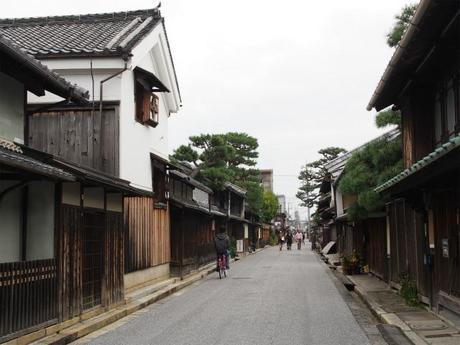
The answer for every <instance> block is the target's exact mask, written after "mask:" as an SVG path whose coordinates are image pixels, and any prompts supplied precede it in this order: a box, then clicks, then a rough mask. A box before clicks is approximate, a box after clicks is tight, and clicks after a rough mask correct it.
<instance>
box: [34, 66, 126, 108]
mask: <svg viewBox="0 0 460 345" xmlns="http://www.w3.org/2000/svg"><path fill="white" fill-rule="evenodd" d="M118 71H119V70H103V71H94V73H93V77H94V83H93V79H92V78H91V73H90V72H89V70H86V71H73V70H67V69H66V70H55V72H57V73H59V75H60V76H62V77H64V78H65V79H66V80H67V81H69V82H71V83H72V84H77V85H78V86H80V87H82V88H84V89H85V90H88V91H89V96H90V100H92V99H93V89H94V100H95V101H96V102H97V101H99V98H100V82H101V80H104V79H106V78H108V77H109V76H111V75H113V74H115V73H116V72H118ZM103 85H104V86H103V100H104V101H118V100H120V98H121V93H120V92H121V89H120V86H121V76H117V77H114V78H112V79H110V80H108V81H106V82H105V83H104V84H103ZM62 100H63V98H62V97H59V96H56V95H54V94H52V93H50V92H45V96H43V97H37V96H35V95H34V94H32V93H30V92H29V93H28V102H29V103H31V104H38V103H56V102H59V101H62Z"/></svg>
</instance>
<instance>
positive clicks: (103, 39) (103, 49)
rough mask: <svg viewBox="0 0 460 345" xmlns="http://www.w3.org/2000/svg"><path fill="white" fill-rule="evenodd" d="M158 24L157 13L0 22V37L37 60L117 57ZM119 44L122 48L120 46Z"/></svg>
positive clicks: (158, 15) (16, 19)
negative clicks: (93, 56) (60, 56)
mask: <svg viewBox="0 0 460 345" xmlns="http://www.w3.org/2000/svg"><path fill="white" fill-rule="evenodd" d="M160 22H162V17H161V14H160V11H159V10H158V9H148V10H138V11H129V12H118V13H102V14H87V15H77V16H58V17H41V18H15V19H0V34H1V35H4V36H5V37H7V38H9V39H10V40H12V41H13V42H15V43H16V44H17V45H19V46H21V47H22V48H23V49H24V50H25V51H26V52H27V53H29V54H32V55H35V56H36V57H40V58H44V57H47V56H56V55H75V56H82V55H83V56H86V55H120V54H122V53H123V52H129V51H130V50H131V49H132V48H133V47H134V46H135V44H136V43H137V42H139V41H140V40H141V39H142V38H143V37H144V36H145V35H146V34H147V33H149V32H150V31H151V30H152V29H153V28H154V27H155V26H156V25H157V24H158V23H160ZM122 42H124V45H123V48H121V46H120V44H121V43H122Z"/></svg>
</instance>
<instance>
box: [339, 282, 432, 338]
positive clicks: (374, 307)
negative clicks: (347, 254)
mask: <svg viewBox="0 0 460 345" xmlns="http://www.w3.org/2000/svg"><path fill="white" fill-rule="evenodd" d="M347 278H348V279H349V280H351V281H352V282H353V283H354V284H355V288H354V291H355V292H356V294H357V295H358V296H359V297H360V298H361V300H362V301H363V302H364V303H365V304H366V305H367V307H368V308H369V310H370V311H371V312H372V314H374V316H375V317H377V319H378V320H380V322H382V323H385V324H388V325H392V326H396V327H398V328H400V329H401V331H402V332H403V333H404V335H405V336H406V337H407V338H408V339H410V341H412V343H413V344H415V345H427V344H428V343H427V342H426V341H425V340H423V338H421V337H420V336H419V335H418V334H417V333H415V332H414V331H413V330H412V329H411V328H410V327H409V325H408V324H407V323H405V322H404V321H403V320H401V319H400V318H399V316H398V315H396V314H395V313H388V312H386V311H385V310H384V309H383V308H382V306H381V305H380V304H378V303H377V302H376V301H375V300H373V299H372V298H371V297H370V296H369V295H368V294H367V292H365V291H363V290H362V289H361V288H360V287H359V285H358V284H356V282H354V281H353V278H350V277H347Z"/></svg>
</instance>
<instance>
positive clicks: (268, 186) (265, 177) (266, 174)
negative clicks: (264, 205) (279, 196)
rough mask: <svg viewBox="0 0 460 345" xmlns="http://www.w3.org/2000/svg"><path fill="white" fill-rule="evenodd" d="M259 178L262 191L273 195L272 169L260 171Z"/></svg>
mask: <svg viewBox="0 0 460 345" xmlns="http://www.w3.org/2000/svg"><path fill="white" fill-rule="evenodd" d="M260 176H261V180H262V186H263V187H264V191H266V192H272V193H273V169H262V170H260Z"/></svg>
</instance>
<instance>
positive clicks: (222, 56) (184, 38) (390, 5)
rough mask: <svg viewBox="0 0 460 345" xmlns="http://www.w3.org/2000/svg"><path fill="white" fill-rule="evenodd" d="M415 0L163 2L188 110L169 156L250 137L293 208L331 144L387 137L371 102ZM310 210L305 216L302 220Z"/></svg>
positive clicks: (111, 4) (177, 124)
mask: <svg viewBox="0 0 460 345" xmlns="http://www.w3.org/2000/svg"><path fill="white" fill-rule="evenodd" d="M408 2H413V1H409V0H349V1H343V0H328V1H321V0H283V1H280V0H276V1H275V0H244V1H243V0H233V1H222V0H163V1H162V8H161V9H162V14H163V16H164V17H165V19H166V28H167V31H168V36H169V39H170V42H171V47H172V53H173V58H174V61H175V65H176V69H177V74H178V79H179V85H180V88H181V92H182V98H183V107H182V109H181V111H180V112H179V113H178V114H176V115H173V116H172V117H171V121H170V133H169V134H170V135H169V138H170V139H169V140H170V141H169V142H170V149H171V150H172V149H174V148H175V147H177V146H179V145H180V144H183V143H186V142H187V138H188V137H189V136H190V135H195V134H200V133H216V132H227V131H242V132H247V133H249V134H250V135H253V136H255V137H257V138H258V139H259V144H260V149H259V151H260V158H259V167H260V168H272V169H273V170H274V174H275V177H274V180H275V192H276V193H279V194H286V196H287V198H288V202H290V203H291V205H290V206H291V209H292V210H294V209H295V208H296V205H297V204H298V202H297V201H296V199H295V193H296V190H297V188H298V184H299V183H298V180H297V178H296V176H297V174H298V172H299V170H300V167H301V166H302V165H304V164H305V163H306V162H309V161H312V160H315V159H316V158H317V154H316V152H317V151H318V150H319V149H321V148H324V147H327V146H342V147H344V148H346V149H352V148H354V147H356V146H359V145H360V144H362V143H364V142H365V141H367V140H369V139H371V138H373V137H376V136H377V135H379V134H380V133H381V132H382V131H381V130H377V129H376V128H375V126H374V116H375V114H374V112H367V111H366V109H365V108H366V105H367V102H368V101H369V99H370V97H371V95H372V92H373V91H374V88H375V87H376V85H377V82H378V80H379V78H380V77H381V75H382V73H383V71H384V69H385V66H386V64H387V63H388V61H389V58H390V57H391V54H392V52H393V50H392V49H390V48H388V47H387V46H386V44H385V34H386V33H387V32H388V31H389V29H390V27H391V25H392V23H393V16H394V15H395V14H396V13H397V12H398V11H399V10H400V9H401V8H402V6H403V5H404V4H406V3H408ZM156 4H157V1H152V0H130V1H125V0H123V1H122V0H110V1H108V0H79V1H66V0H40V1H32V0H14V1H8V2H7V1H2V5H1V7H2V11H1V14H0V16H1V17H31V16H46V15H63V14H85V13H99V12H113V11H123V10H135V9H143V8H151V7H154V6H155V5H156ZM304 211H305V210H303V209H301V216H302V218H304V217H305V212H304Z"/></svg>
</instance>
